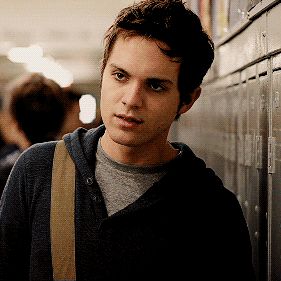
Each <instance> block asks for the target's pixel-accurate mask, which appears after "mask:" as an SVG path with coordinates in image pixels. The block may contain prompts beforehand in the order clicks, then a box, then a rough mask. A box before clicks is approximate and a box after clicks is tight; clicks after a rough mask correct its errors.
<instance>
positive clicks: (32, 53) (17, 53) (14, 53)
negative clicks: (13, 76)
mask: <svg viewBox="0 0 281 281" xmlns="http://www.w3.org/2000/svg"><path fill="white" fill-rule="evenodd" d="M42 56H43V49H42V48H41V47H40V46H38V45H30V46H29V47H14V48H11V49H10V50H9V51H8V59H9V60H10V61H11V62H16V63H29V62H32V61H34V60H38V59H41V58H42Z"/></svg>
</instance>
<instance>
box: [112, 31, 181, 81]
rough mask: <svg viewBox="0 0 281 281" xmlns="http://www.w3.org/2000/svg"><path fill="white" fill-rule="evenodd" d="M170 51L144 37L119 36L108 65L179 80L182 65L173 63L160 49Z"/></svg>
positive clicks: (159, 43)
mask: <svg viewBox="0 0 281 281" xmlns="http://www.w3.org/2000/svg"><path fill="white" fill-rule="evenodd" d="M160 48H163V49H164V50H166V49H168V46H167V45H165V43H163V42H161V41H158V40H153V39H148V38H145V37H142V36H138V35H134V36H126V37H125V36H118V38H117V40H116V42H115V44H114V46H113V48H112V51H111V53H110V56H109V59H108V62H107V64H109V65H110V64H111V63H113V64H115V65H118V66H119V67H121V68H124V69H125V70H127V68H128V69H131V70H134V71H139V72H147V74H149V75H150V74H156V75H157V74H158V75H166V76H169V77H172V78H177V77H178V73H179V68H180V64H179V63H178V62H175V61H172V60H171V58H169V57H168V56H167V55H165V54H164V53H163V51H162V50H161V49H160Z"/></svg>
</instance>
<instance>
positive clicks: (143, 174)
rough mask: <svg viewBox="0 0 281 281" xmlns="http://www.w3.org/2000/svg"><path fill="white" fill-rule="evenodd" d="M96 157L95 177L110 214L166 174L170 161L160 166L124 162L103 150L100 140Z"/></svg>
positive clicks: (135, 197)
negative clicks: (117, 160) (111, 156)
mask: <svg viewBox="0 0 281 281" xmlns="http://www.w3.org/2000/svg"><path fill="white" fill-rule="evenodd" d="M96 159H97V161H96V167H95V177H96V180H97V182H98V184H99V186H100V188H101V190H102V194H103V197H104V199H105V204H106V208H107V212H108V215H109V216H110V215H112V214H114V213H116V212H118V211H119V210H121V209H123V208H125V207H126V206H128V205H129V204H131V203H133V202H134V201H136V200H137V199H138V198H139V197H140V196H141V195H142V194H144V193H145V192H146V191H147V190H148V189H149V188H150V187H151V186H152V185H153V183H154V182H156V181H158V180H159V179H160V178H161V177H163V176H164V175H165V173H166V171H167V167H168V164H169V163H170V162H168V163H165V164H163V165H159V166H135V165H127V164H122V163H119V162H116V161H114V160H113V159H112V158H110V157H109V156H108V155H107V154H106V153H105V152H104V151H103V149H102V147H101V144H100V141H99V143H98V148H97V153H96Z"/></svg>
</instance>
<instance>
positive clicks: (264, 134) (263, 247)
mask: <svg viewBox="0 0 281 281" xmlns="http://www.w3.org/2000/svg"><path fill="white" fill-rule="evenodd" d="M268 82H269V78H268V74H267V61H264V62H261V63H259V65H258V91H257V93H258V100H257V133H256V140H255V165H256V169H257V174H258V194H257V196H256V200H257V201H256V205H255V208H254V211H255V213H256V219H257V221H256V223H257V225H258V228H257V232H256V233H255V235H256V239H257V250H256V252H255V253H254V254H255V255H256V257H255V258H254V259H255V261H256V263H257V265H258V266H257V275H258V276H257V277H258V281H259V280H260V281H264V280H266V273H267V266H266V264H267V262H266V261H267V218H266V214H267V139H268V103H267V101H268V92H269V83H268Z"/></svg>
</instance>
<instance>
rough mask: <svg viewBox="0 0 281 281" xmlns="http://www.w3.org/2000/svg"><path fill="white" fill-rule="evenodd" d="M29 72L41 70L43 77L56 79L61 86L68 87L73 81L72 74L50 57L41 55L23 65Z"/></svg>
mask: <svg viewBox="0 0 281 281" xmlns="http://www.w3.org/2000/svg"><path fill="white" fill-rule="evenodd" d="M25 69H26V70H27V71H30V72H41V73H42V74H43V75H44V76H45V77H47V78H49V79H52V80H54V81H56V82H57V83H58V84H59V85H60V86H61V87H68V86H70V85H71V84H72V83H73V75H72V73H71V72H70V71H68V70H67V69H65V68H63V67H62V66H61V65H60V64H59V63H57V62H56V61H55V60H54V59H53V58H52V57H48V58H46V57H43V58H41V59H38V60H34V61H31V62H29V63H27V64H26V65H25Z"/></svg>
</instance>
